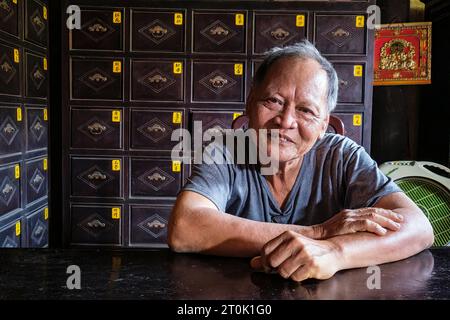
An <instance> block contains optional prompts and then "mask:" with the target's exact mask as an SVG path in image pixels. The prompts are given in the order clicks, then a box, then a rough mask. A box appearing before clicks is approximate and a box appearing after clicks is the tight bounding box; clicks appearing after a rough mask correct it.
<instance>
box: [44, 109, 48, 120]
mask: <svg viewBox="0 0 450 320" xmlns="http://www.w3.org/2000/svg"><path fill="white" fill-rule="evenodd" d="M47 120H48V110H47V108H44V121H47Z"/></svg>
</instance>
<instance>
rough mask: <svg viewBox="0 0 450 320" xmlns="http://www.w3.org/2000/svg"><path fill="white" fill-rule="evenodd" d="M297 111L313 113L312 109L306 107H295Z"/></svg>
mask: <svg viewBox="0 0 450 320" xmlns="http://www.w3.org/2000/svg"><path fill="white" fill-rule="evenodd" d="M297 111H298V112H302V113H308V114H314V112H312V110H311V109H308V108H297Z"/></svg>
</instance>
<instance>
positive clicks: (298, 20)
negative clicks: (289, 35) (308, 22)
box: [295, 14, 305, 27]
mask: <svg viewBox="0 0 450 320" xmlns="http://www.w3.org/2000/svg"><path fill="white" fill-rule="evenodd" d="M295 25H296V26H297V27H304V26H305V15H303V14H298V15H297V16H296V17H295Z"/></svg>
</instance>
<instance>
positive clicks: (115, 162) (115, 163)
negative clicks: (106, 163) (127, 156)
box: [112, 159, 120, 171]
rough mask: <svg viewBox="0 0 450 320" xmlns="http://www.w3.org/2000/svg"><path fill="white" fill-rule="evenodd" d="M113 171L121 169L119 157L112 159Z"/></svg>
mask: <svg viewBox="0 0 450 320" xmlns="http://www.w3.org/2000/svg"><path fill="white" fill-rule="evenodd" d="M112 171H120V160H119V159H116V160H113V161H112Z"/></svg>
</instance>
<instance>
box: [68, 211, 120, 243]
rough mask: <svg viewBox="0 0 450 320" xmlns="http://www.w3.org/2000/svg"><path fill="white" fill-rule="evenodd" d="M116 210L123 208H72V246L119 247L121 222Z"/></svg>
mask: <svg viewBox="0 0 450 320" xmlns="http://www.w3.org/2000/svg"><path fill="white" fill-rule="evenodd" d="M114 210H119V212H122V211H123V210H122V206H120V205H114V206H105V205H95V204H94V205H78V204H77V205H75V204H73V205H72V206H71V225H72V244H94V245H101V244H103V245H119V244H121V221H122V219H121V218H120V214H119V218H118V219H117V216H115V215H114Z"/></svg>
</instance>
